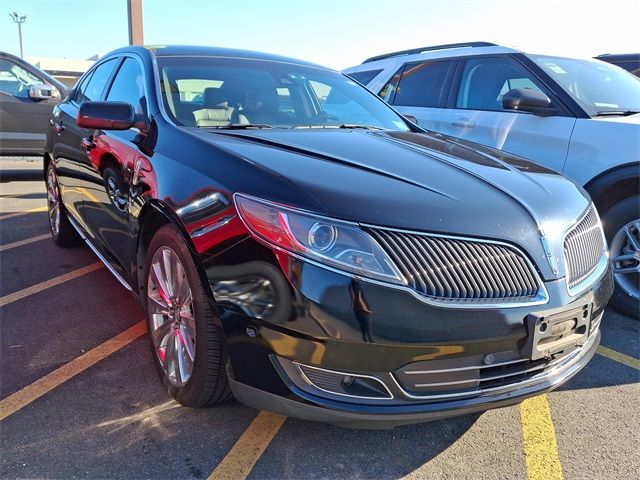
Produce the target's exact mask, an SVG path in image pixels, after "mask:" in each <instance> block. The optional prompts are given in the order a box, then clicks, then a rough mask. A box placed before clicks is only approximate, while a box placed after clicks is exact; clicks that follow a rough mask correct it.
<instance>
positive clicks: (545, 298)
mask: <svg viewBox="0 0 640 480" xmlns="http://www.w3.org/2000/svg"><path fill="white" fill-rule="evenodd" d="M236 196H240V197H246V198H249V199H255V200H258V201H262V202H264V200H262V199H260V198H257V197H254V196H252V195H246V194H243V193H238V192H236V193H234V194H233V200H234V206H235V198H236ZM270 203H273V204H274V205H280V204H278V203H276V202H270ZM282 207H283V208H285V209H288V210H294V211H298V212H302V213H303V214H309V215H313V216H315V217H318V218H324V219H327V220H328V221H338V222H342V223H346V224H351V225H355V226H360V227H369V228H380V229H385V230H394V229H393V228H388V227H378V226H373V225H369V224H365V223H362V224H358V223H354V222H350V221H348V220H340V219H334V218H329V217H326V216H323V215H318V214H316V213H313V212H309V211H307V210H301V209H299V208H291V207H289V206H286V205H282ZM235 208H236V211H237V209H238V207H237V206H235ZM238 218H240V221H241V222H242V224H243V225H244V226H245V228H246V229H247V232H248V233H249V234H250V235H251V237H252V238H254V239H255V240H257V241H258V242H260V243H262V244H263V245H266V246H267V247H269V248H271V249H273V250H277V251H279V252H283V253H286V254H287V255H290V256H292V257H294V258H297V259H299V260H302V261H303V262H307V263H310V264H311V265H314V266H316V267H319V268H324V269H325V270H329V271H330V272H333V273H338V274H340V275H344V276H345V277H348V278H353V279H355V280H359V281H362V282H367V283H372V284H374V285H379V286H382V287H387V288H393V289H396V290H401V291H403V292H406V293H409V294H411V295H412V296H413V297H414V298H416V299H417V300H420V301H421V302H423V303H426V304H428V305H433V306H436V307H443V308H456V309H457V308H459V309H484V308H516V307H531V306H534V305H544V304H546V303H548V302H549V292H547V288H546V286H545V285H544V282H542V279H541V278H540V275H539V274H538V272H537V270H536V269H535V268H533V264H532V263H531V261H530V260H529V258H528V257H527V256H526V255H524V256H523V258H524V260H525V262H526V263H527V265H529V266H530V267H532V268H533V269H532V272H533V274H534V276H535V278H536V280H537V281H538V284H539V285H540V288H541V291H540V292H539V296H540V298H538V297H534V300H531V301H528V302H512V303H508V302H505V303H480V302H478V303H472V302H470V301H467V302H465V303H459V302H451V301H446V300H445V301H442V300H440V301H439V300H437V299H434V298H432V297H428V296H426V295H422V294H420V293H418V292H416V291H415V290H414V289H412V288H411V287H409V286H407V285H399V284H396V283H388V282H383V281H380V280H376V279H373V278H369V277H363V276H361V275H356V274H353V273H349V272H345V271H343V270H339V269H337V268H334V267H331V266H329V265H325V264H323V263H320V262H318V261H315V260H311V259H310V258H308V257H303V256H302V255H298V254H297V253H294V252H292V251H290V250H287V249H285V248H282V247H280V246H278V245H274V244H272V243H269V242H268V241H266V240H265V239H263V238H262V237H259V236H258V235H256V234H255V233H254V232H253V230H252V229H251V227H249V226H248V225H247V223H246V222H245V221H244V218H242V215H240V214H239V215H238ZM395 231H398V232H403V233H416V232H412V231H408V230H397V229H395ZM420 234H424V235H430V234H427V233H420ZM431 235H434V236H442V237H447V238H453V239H462V240H473V241H476V239H475V238H470V237H453V236H448V235H436V234H431ZM483 241H485V242H487V243H496V244H498V245H504V246H507V247H510V248H514V249H515V250H516V251H517V252H518V253H521V251H520V250H519V249H518V248H517V247H515V246H513V245H510V244H508V243H503V242H500V241H499V240H495V241H492V240H484V239H483Z"/></svg>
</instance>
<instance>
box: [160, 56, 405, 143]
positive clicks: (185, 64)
mask: <svg viewBox="0 0 640 480" xmlns="http://www.w3.org/2000/svg"><path fill="white" fill-rule="evenodd" d="M157 61H158V68H159V72H160V86H161V91H162V99H163V102H164V106H165V110H166V112H167V113H168V115H169V116H170V117H171V120H172V121H173V122H174V123H176V124H178V125H184V126H192V127H208V128H233V127H236V128H237V127H241V128H242V127H243V126H245V127H249V126H251V125H253V126H256V127H258V128H271V127H273V128H296V127H297V128H311V127H324V128H332V127H334V128H338V127H342V128H358V127H365V128H380V129H385V130H398V131H408V130H409V128H408V127H407V125H406V123H405V122H404V121H403V120H402V118H401V117H400V116H399V115H398V114H397V113H395V112H394V111H393V110H391V108H389V107H388V106H387V105H386V104H384V103H383V102H382V101H381V100H379V99H377V98H376V97H375V95H373V94H371V93H370V92H368V91H367V90H366V89H365V88H363V87H361V86H360V85H358V84H356V83H355V82H354V81H352V80H351V79H349V78H347V77H346V76H344V75H341V74H339V73H336V72H332V71H330V70H324V69H322V68H314V67H307V66H302V65H294V64H288V63H281V62H273V61H265V60H252V59H237V58H221V57H183V56H176V57H158V59H157Z"/></svg>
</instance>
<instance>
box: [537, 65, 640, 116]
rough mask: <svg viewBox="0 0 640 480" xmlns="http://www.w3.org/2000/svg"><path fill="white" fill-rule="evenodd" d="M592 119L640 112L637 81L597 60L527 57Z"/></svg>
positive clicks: (618, 69)
mask: <svg viewBox="0 0 640 480" xmlns="http://www.w3.org/2000/svg"><path fill="white" fill-rule="evenodd" d="M529 57H530V58H531V59H532V60H533V61H534V62H536V63H537V64H538V65H539V66H540V67H542V69H543V70H544V71H545V72H546V73H548V74H549V75H550V76H551V77H553V79H554V80H555V81H557V82H558V83H559V84H560V86H561V87H562V88H563V89H564V90H566V91H567V93H568V94H569V95H571V96H572V97H573V99H574V100H575V101H576V102H578V104H579V105H580V106H581V107H582V108H584V110H585V111H586V112H587V113H588V114H589V115H591V116H592V117H593V116H599V115H630V114H633V113H638V112H640V79H638V78H636V77H634V76H633V75H631V74H630V73H628V72H626V71H624V70H623V69H621V68H619V67H616V66H614V65H609V64H608V63H604V62H600V61H597V60H578V59H573V58H560V57H547V56H542V55H529Z"/></svg>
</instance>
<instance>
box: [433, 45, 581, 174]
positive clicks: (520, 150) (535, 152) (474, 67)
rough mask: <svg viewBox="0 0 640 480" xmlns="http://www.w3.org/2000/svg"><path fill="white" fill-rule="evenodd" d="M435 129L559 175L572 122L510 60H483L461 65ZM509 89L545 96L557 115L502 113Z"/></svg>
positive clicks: (539, 85)
mask: <svg viewBox="0 0 640 480" xmlns="http://www.w3.org/2000/svg"><path fill="white" fill-rule="evenodd" d="M457 73H458V75H457V77H458V79H456V81H455V82H454V86H455V87H457V88H455V89H453V90H452V94H451V95H450V96H449V99H448V105H447V108H445V109H443V110H442V112H441V116H440V124H439V126H438V128H437V130H438V131H440V132H442V133H446V134H449V135H452V136H455V137H460V138H463V139H465V140H470V141H473V142H477V143H481V144H483V145H488V146H490V147H494V148H498V149H500V150H504V151H506V152H509V153H514V154H516V155H520V156H523V157H525V158H529V159H531V160H534V161H536V162H538V163H541V164H543V165H545V166H547V167H549V168H552V169H554V170H557V171H562V169H563V166H564V162H565V159H566V156H567V152H568V148H569V141H570V138H571V133H572V131H573V128H574V125H575V122H576V119H575V117H574V116H572V115H571V114H570V113H568V112H567V111H566V110H565V109H564V108H563V107H562V105H561V104H560V102H559V101H558V100H557V98H556V97H555V95H554V94H553V92H551V91H550V90H549V89H548V88H546V87H545V86H544V84H542V82H541V81H540V80H538V79H537V78H536V77H535V76H534V75H533V74H532V73H531V72H530V71H529V70H528V69H526V68H525V67H524V66H523V65H521V64H520V63H519V62H518V61H517V60H516V59H515V58H513V57H511V56H482V57H473V58H467V59H466V60H461V61H460V66H459V68H458V69H457ZM513 88H530V89H534V90H538V91H541V92H543V93H545V94H546V95H547V96H549V98H551V101H552V107H556V108H557V109H558V113H557V114H555V115H553V116H550V117H540V116H536V115H533V114H531V113H527V112H514V111H506V110H504V109H503V108H502V96H503V95H504V94H505V93H507V92H508V91H509V90H511V89H513Z"/></svg>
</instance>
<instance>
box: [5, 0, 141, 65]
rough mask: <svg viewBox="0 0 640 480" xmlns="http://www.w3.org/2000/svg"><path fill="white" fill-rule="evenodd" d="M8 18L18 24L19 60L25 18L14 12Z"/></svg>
mask: <svg viewBox="0 0 640 480" xmlns="http://www.w3.org/2000/svg"><path fill="white" fill-rule="evenodd" d="M141 1H142V0H141ZM9 16H10V17H11V18H12V19H13V23H17V24H18V37H19V38H20V58H22V57H24V52H23V51H22V24H23V23H24V22H26V21H27V16H26V15H22V16H20V15H18V14H17V13H16V12H13V13H10V14H9Z"/></svg>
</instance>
